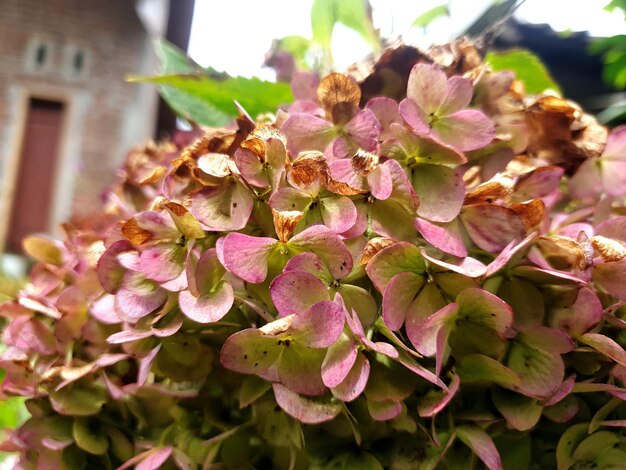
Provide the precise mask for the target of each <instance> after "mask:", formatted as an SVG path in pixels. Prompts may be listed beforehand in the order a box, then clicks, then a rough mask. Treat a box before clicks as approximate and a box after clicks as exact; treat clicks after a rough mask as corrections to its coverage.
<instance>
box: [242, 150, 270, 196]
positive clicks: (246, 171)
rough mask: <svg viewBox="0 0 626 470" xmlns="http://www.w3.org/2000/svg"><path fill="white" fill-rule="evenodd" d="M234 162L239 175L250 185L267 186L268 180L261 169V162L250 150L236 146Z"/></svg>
mask: <svg viewBox="0 0 626 470" xmlns="http://www.w3.org/2000/svg"><path fill="white" fill-rule="evenodd" d="M235 164H236V165H237V168H238V169H239V171H240V172H241V176H243V177H244V178H245V180H246V181H247V182H248V183H250V184H251V185H253V186H258V187H260V188H265V187H267V186H269V184H270V181H269V179H268V177H267V173H265V172H264V171H263V163H262V162H261V160H259V157H258V156H257V155H256V154H255V153H254V152H253V151H252V150H250V149H247V148H238V149H237V151H236V152H235Z"/></svg>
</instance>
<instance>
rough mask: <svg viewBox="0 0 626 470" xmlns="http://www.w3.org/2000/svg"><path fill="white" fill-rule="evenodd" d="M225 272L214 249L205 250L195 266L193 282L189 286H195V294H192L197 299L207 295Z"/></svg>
mask: <svg viewBox="0 0 626 470" xmlns="http://www.w3.org/2000/svg"><path fill="white" fill-rule="evenodd" d="M225 272H226V270H225V269H224V267H223V266H222V263H221V262H220V260H219V257H218V254H217V250H216V249H215V248H210V249H208V250H206V251H205V252H204V253H202V255H201V256H200V259H199V260H198V262H197V263H196V265H195V272H194V274H193V277H192V279H193V281H192V282H190V284H195V286H196V292H195V293H194V292H192V293H193V294H194V295H196V297H199V296H200V294H208V293H209V292H211V290H212V289H213V288H214V287H215V286H217V285H218V283H219V282H220V281H221V280H222V277H223V276H224V273H225Z"/></svg>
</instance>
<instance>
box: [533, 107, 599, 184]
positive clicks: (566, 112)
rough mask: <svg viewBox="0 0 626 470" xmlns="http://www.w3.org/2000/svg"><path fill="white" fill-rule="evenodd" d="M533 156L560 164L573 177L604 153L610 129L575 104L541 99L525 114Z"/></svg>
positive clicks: (550, 162)
mask: <svg viewBox="0 0 626 470" xmlns="http://www.w3.org/2000/svg"><path fill="white" fill-rule="evenodd" d="M524 116H525V120H526V124H527V126H528V131H529V133H528V136H529V142H528V148H527V152H528V154H529V155H530V156H531V157H536V158H540V159H542V160H545V161H546V162H548V163H549V164H552V165H558V166H560V167H562V168H564V169H565V171H566V173H567V174H568V175H572V174H573V173H574V172H576V170H577V169H578V167H579V166H580V165H581V164H582V162H584V161H585V160H586V159H587V158H595V157H598V156H600V155H601V154H602V152H603V150H604V146H605V145H606V139H607V136H608V130H607V129H606V128H605V127H604V126H601V125H600V124H598V123H597V121H596V120H595V118H593V117H591V116H589V115H586V114H584V113H583V111H582V110H581V109H580V108H579V107H578V106H577V105H576V104H575V103H573V102H571V101H568V100H565V99H563V98H559V97H556V96H551V95H542V96H539V97H538V98H537V99H536V100H535V101H534V102H533V103H532V104H530V105H529V106H528V107H527V108H526V110H525V113H524Z"/></svg>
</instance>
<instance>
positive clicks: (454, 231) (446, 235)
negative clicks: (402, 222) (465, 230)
mask: <svg viewBox="0 0 626 470" xmlns="http://www.w3.org/2000/svg"><path fill="white" fill-rule="evenodd" d="M414 223H415V228H416V229H417V231H418V232H419V233H420V234H421V235H422V237H424V239H425V240H426V241H427V242H428V243H430V244H431V245H433V246H434V247H435V248H438V249H439V250H441V251H443V252H444V253H449V254H451V255H454V256H456V257H459V258H464V257H466V256H467V248H466V247H465V243H463V237H462V236H461V228H460V226H459V222H458V220H457V219H454V220H452V221H451V222H447V223H436V222H429V221H428V220H425V219H420V218H419V217H417V218H416V219H415V221H414Z"/></svg>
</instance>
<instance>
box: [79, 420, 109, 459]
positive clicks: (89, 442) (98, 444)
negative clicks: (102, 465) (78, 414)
mask: <svg viewBox="0 0 626 470" xmlns="http://www.w3.org/2000/svg"><path fill="white" fill-rule="evenodd" d="M72 436H73V437H74V441H76V445H77V446H78V447H80V448H81V449H83V450H84V451H85V452H89V453H90V454H95V455H102V454H104V453H105V452H106V451H107V449H108V448H109V440H108V439H107V436H106V435H105V434H101V433H99V430H97V431H95V432H94V426H93V424H92V423H90V422H89V420H88V419H87V418H76V419H75V420H74V426H73V427H72Z"/></svg>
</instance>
